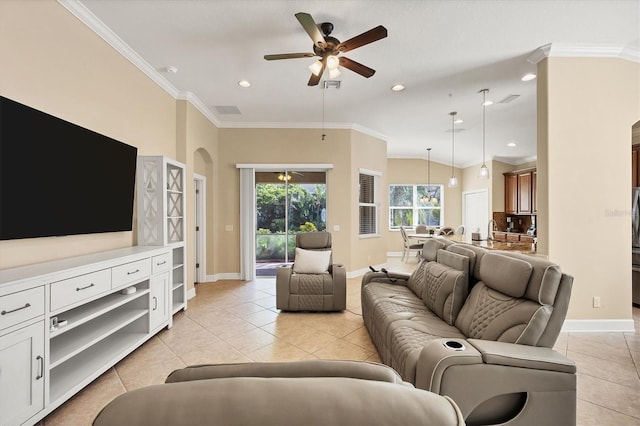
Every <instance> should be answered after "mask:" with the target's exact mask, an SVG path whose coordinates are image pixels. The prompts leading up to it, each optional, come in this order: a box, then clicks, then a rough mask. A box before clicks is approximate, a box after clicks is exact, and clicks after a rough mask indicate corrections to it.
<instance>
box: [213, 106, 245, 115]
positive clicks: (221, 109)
mask: <svg viewBox="0 0 640 426" xmlns="http://www.w3.org/2000/svg"><path fill="white" fill-rule="evenodd" d="M214 108H215V110H216V112H217V113H218V114H221V115H234V114H235V115H240V114H242V113H241V112H240V110H239V109H238V107H237V106H235V105H215V106H214Z"/></svg>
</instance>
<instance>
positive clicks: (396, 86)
mask: <svg viewBox="0 0 640 426" xmlns="http://www.w3.org/2000/svg"><path fill="white" fill-rule="evenodd" d="M404 89H405V87H404V86H403V85H402V84H394V85H393V86H391V90H393V91H394V92H402V91H403V90H404Z"/></svg>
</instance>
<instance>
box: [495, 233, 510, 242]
mask: <svg viewBox="0 0 640 426" xmlns="http://www.w3.org/2000/svg"><path fill="white" fill-rule="evenodd" d="M493 239H494V240H496V241H507V234H506V233H504V232H494V233H493Z"/></svg>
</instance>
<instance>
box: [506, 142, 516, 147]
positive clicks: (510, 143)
mask: <svg viewBox="0 0 640 426" xmlns="http://www.w3.org/2000/svg"><path fill="white" fill-rule="evenodd" d="M517 145H518V144H517V143H515V142H509V143H508V144H507V146H508V147H510V148H513V147H514V146H517Z"/></svg>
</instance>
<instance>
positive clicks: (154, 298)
mask: <svg viewBox="0 0 640 426" xmlns="http://www.w3.org/2000/svg"><path fill="white" fill-rule="evenodd" d="M156 309H158V298H157V297H155V296H153V310H154V311H155V310H156Z"/></svg>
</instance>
